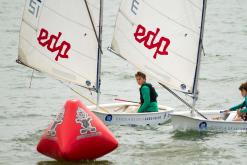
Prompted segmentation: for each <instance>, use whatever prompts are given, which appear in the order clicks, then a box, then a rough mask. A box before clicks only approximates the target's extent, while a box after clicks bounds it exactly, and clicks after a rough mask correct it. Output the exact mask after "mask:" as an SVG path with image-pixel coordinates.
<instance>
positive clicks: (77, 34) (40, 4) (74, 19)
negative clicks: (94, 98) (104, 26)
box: [18, 0, 100, 88]
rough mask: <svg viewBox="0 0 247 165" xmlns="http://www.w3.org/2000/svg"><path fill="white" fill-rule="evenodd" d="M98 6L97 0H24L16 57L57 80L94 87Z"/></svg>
mask: <svg viewBox="0 0 247 165" xmlns="http://www.w3.org/2000/svg"><path fill="white" fill-rule="evenodd" d="M99 8H100V6H99V0H90V1H86V0H27V1H26V5H25V9H24V14H23V19H22V26H21V31H20V42H19V56H18V61H19V62H20V63H22V64H24V65H26V66H28V67H31V68H34V69H36V70H38V71H41V72H44V73H47V74H49V75H51V76H54V77H56V78H58V79H60V80H64V81H68V82H72V83H75V84H78V85H82V86H85V87H88V88H94V87H95V85H96V79H97V60H98V59H97V56H98V41H97V37H98V25H99ZM89 13H90V14H89ZM90 15H91V16H90ZM95 33H96V34H97V36H96V34H95Z"/></svg>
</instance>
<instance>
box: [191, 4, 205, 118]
mask: <svg viewBox="0 0 247 165" xmlns="http://www.w3.org/2000/svg"><path fill="white" fill-rule="evenodd" d="M206 7H207V0H203V9H202V21H201V30H200V38H199V46H198V52H197V62H196V72H195V78H194V86H193V91H192V98H193V104H192V107H193V108H192V115H193V114H194V111H195V106H196V101H197V99H198V79H199V73H200V65H201V55H202V49H203V34H204V24H205V16H206Z"/></svg>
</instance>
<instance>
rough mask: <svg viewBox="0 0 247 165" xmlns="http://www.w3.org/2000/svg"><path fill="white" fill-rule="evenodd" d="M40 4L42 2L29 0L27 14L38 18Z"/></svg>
mask: <svg viewBox="0 0 247 165" xmlns="http://www.w3.org/2000/svg"><path fill="white" fill-rule="evenodd" d="M41 3H42V0H30V1H29V8H28V11H29V13H31V14H32V15H34V16H35V17H36V18H37V17H38V14H39V9H40V6H41Z"/></svg>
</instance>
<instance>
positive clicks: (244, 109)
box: [225, 82, 247, 121]
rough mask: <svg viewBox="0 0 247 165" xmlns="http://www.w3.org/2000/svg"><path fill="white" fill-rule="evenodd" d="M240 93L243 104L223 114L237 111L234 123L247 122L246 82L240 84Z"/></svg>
mask: <svg viewBox="0 0 247 165" xmlns="http://www.w3.org/2000/svg"><path fill="white" fill-rule="evenodd" d="M239 90H240V91H241V95H242V96H243V97H244V99H245V100H244V102H242V103H241V104H239V105H236V106H234V107H232V108H230V109H229V110H226V111H225V113H229V112H231V111H237V115H236V117H235V118H234V121H243V120H244V121H247V82H245V83H243V84H241V86H240V87H239Z"/></svg>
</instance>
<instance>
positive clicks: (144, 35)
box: [134, 25, 170, 59]
mask: <svg viewBox="0 0 247 165" xmlns="http://www.w3.org/2000/svg"><path fill="white" fill-rule="evenodd" d="M159 32H160V28H157V29H156V31H155V32H153V31H147V30H146V28H145V27H144V26H142V25H138V26H137V29H136V32H135V33H134V36H135V40H136V41H137V42H139V43H144V46H145V47H146V48H148V49H155V53H154V56H153V58H154V59H156V58H157V55H168V52H167V48H168V46H169V45H170V40H169V39H168V38H166V37H161V38H160V39H159V41H158V42H155V40H156V38H157V36H158V34H159Z"/></svg>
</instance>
